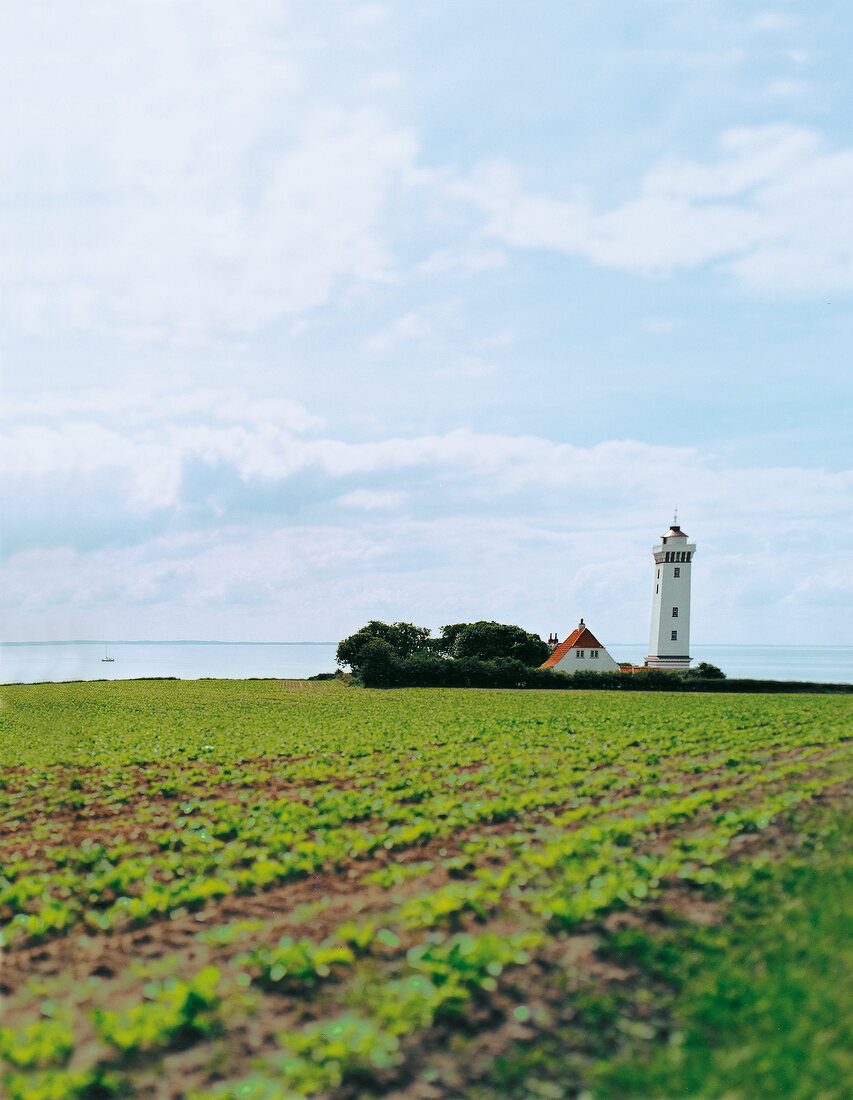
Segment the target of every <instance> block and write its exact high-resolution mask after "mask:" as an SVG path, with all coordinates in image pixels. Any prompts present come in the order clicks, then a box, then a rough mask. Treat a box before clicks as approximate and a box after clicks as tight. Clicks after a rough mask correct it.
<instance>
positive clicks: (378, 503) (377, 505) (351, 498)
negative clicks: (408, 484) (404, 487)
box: [341, 489, 406, 512]
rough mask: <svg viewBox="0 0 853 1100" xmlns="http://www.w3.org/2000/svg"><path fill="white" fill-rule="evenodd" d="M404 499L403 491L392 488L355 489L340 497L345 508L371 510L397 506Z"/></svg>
mask: <svg viewBox="0 0 853 1100" xmlns="http://www.w3.org/2000/svg"><path fill="white" fill-rule="evenodd" d="M405 499H406V494H405V493H403V492H396V491H394V490H393V489H386V490H382V489H355V490H354V491H353V492H352V493H346V494H345V495H344V496H342V497H341V504H344V505H346V507H347V508H365V509H367V511H369V512H373V511H375V510H376V509H383V510H386V509H392V508H399V507H400V505H401V504H402V503H403V502H404V501H405Z"/></svg>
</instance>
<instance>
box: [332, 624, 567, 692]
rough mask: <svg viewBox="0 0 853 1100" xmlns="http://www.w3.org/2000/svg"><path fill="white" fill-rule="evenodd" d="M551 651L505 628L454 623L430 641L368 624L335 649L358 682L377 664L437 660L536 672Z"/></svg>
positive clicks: (419, 633)
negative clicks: (504, 663)
mask: <svg viewBox="0 0 853 1100" xmlns="http://www.w3.org/2000/svg"><path fill="white" fill-rule="evenodd" d="M550 652H551V650H550V649H549V647H548V643H547V642H543V641H542V639H541V638H540V637H539V635H538V634H528V633H527V631H526V630H522V628H521V627H520V626H508V625H506V624H504V623H495V622H483V621H480V622H476V623H453V624H451V625H449V626H443V627H442V628H441V631H440V633H439V635H438V637H436V638H433V637H432V635H431V632H430V630H429V628H428V627H425V626H415V625H414V624H412V623H381V622H377V621H376V620H375V619H372V620H371V621H370V622H369V623H368V624H367V626H363V627H362V628H361V630H358V631H356V633H355V634H350V636H349V637H348V638H344V640H343V641H342V642H341V643H340V644H339V645H338V649H337V653H336V659H337V662H338V664H339V665H341V666H342V667H343V666H344V665H349V667H350V668H351V669H352V671H353V673H354V674H355V675H356V676H358V677H360V678H363V676H362V674H363V672H364V670H365V668H367V667H369V666H372V665H375V664H376V663H377V661H378V662H380V663H381V662H383V661H385V662H388V661H390V660H394V661H397V662H400V661H410V660H413V659H424V658H436V659H439V660H465V659H472V660H475V661H495V660H505V659H508V660H513V661H518V662H520V663H521V664H522V665H525V666H527V667H529V668H536V667H538V666H539V665H541V664H542V662H543V661H544V660H545V659H546V658H547V656H548V654H549V653H550Z"/></svg>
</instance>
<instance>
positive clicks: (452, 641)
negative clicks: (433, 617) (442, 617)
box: [430, 623, 471, 657]
mask: <svg viewBox="0 0 853 1100" xmlns="http://www.w3.org/2000/svg"><path fill="white" fill-rule="evenodd" d="M470 625H471V624H470V623H453V624H451V625H450V626H443V627H442V628H441V633H440V635H439V637H438V638H431V639H430V648H431V649H432V652H433V653H434V654H435V655H436V656H437V657H452V656H453V647H454V646H455V645H456V639H457V638H458V637H459V635H460V634H461V633H462V631H463V630H465V629H466V628H467V627H468V626H470Z"/></svg>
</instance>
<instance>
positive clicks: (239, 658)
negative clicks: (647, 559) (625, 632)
mask: <svg viewBox="0 0 853 1100" xmlns="http://www.w3.org/2000/svg"><path fill="white" fill-rule="evenodd" d="M336 648H337V643H336V642H198V641H186V642H138V641H137V642H133V641H111V642H109V643H108V644H106V645H105V643H104V642H102V641H100V642H98V641H76V642H0V683H2V684H16V683H23V684H32V683H43V682H54V681H55V682H63V681H72V680H136V679H141V678H143V677H175V678H176V679H179V680H198V679H202V678H212V679H227V680H249V679H302V678H304V677H307V676H313V675H314V674H315V673H318V672H334V671H335V668H336V665H335V649H336ZM607 649H608V652H609V653H610V654H611V656H613V657H614V659H615V660H617V661H631V662H633V663H634V664H642V662H643V658H644V657H645V654H646V646H644V645H641V644H633V643H628V644H626V645H619V644H615V643H614V644H613V645H608V647H607ZM691 650H692V654H691V656H692V658H693V664H694V665H695V664H698V662H699V661H709V662H710V663H711V664H713V665H717V666H718V667H719V668H721V669H722V670H723V672H725V673H726V675H727V676H730V677H742V676H743V677H755V678H757V679H762V680H817V681H821V682H824V683H845V684H849V683H853V646H780V645H773V646H759V645H699V644H696V645H693V646H691ZM105 652H106V653H107V654H108V655H109V656H110V657H112V658H113V660H112V661H104V660H103V659H102V658H103V657H104V655H105Z"/></svg>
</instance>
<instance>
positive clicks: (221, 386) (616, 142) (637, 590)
mask: <svg viewBox="0 0 853 1100" xmlns="http://www.w3.org/2000/svg"><path fill="white" fill-rule="evenodd" d="M851 30H853V13H851V11H850V9H849V6H848V5H842V4H841V3H832V2H825V3H822V4H819V5H813V4H806V3H776V4H752V3H748V2H743V0H741V2H738V3H735V2H734V0H732V2H723V0H709V2H708V3H703V4H685V3H683V2H677V0H648V2H647V3H644V4H642V5H638V4H636V3H628V2H627V0H625V2H615V0H614V2H607V3H601V2H600V0H599V2H596V3H593V2H588V3H582V2H581V3H573V4H565V3H559V2H550V0H534V2H532V3H526V4H495V3H494V2H493V0H492V2H487V0H454V2H452V3H451V2H449V0H431V2H430V3H429V4H413V3H409V4H404V3H396V4H391V3H387V4H386V3H359V2H348V3H344V2H336V0H314V2H312V3H311V4H307V3H295V2H294V3H286V2H281V0H279V2H264V0H258V2H254V3H252V4H246V5H235V4H233V3H227V2H225V0H206V2H205V3H201V2H193V0H145V3H141V2H130V0H126V2H125V0H115V2H111V3H106V2H90V3H86V2H81V3H79V4H75V5H73V8H72V7H71V6H69V7H68V9H67V10H66V9H65V8H64V7H60V8H57V7H56V5H50V4H47V3H39V2H34V3H31V4H27V5H18V6H10V5H7V7H6V9H5V10H4V11H3V12H2V13H0V53H2V55H3V56H2V64H1V65H0V94H2V96H3V100H4V102H6V103H13V104H14V105H15V110H13V111H6V112H4V113H3V117H2V118H0V158H2V172H0V227H2V241H3V245H2V250H0V317H2V333H3V337H2V344H0V369H2V423H0V432H2V434H0V466H2V477H0V486H2V488H0V492H2V514H3V517H4V522H3V529H2V560H3V589H4V594H5V595H4V600H3V622H2V635H3V637H4V638H6V639H9V640H32V639H43V638H60V639H61V638H85V637H103V636H108V637H113V638H116V637H132V638H211V639H213V638H221V639H225V640H235V641H240V640H336V639H337V638H339V637H341V636H343V635H344V634H345V633H349V632H350V631H351V630H353V629H356V628H357V627H358V626H360V625H362V624H363V623H364V622H365V621H366V620H367V619H369V618H381V619H386V620H396V619H405V620H413V621H415V622H418V623H423V624H425V625H430V626H432V627H434V628H435V627H438V626H440V625H441V624H443V623H446V622H455V621H460V620H467V619H472V618H489V619H491V618H495V619H499V620H501V621H509V622H517V623H520V624H521V625H523V626H525V627H526V628H527V629H530V630H535V631H538V632H540V633H543V634H545V635H547V633H548V632H550V631H551V630H556V631H557V632H558V633H560V634H561V636H562V635H565V634H566V633H568V631H569V630H570V629H571V628H572V627H573V626H574V625H575V623H576V622H577V620H578V619H579V618H580V616H581V615H583V616H584V618H585V619H586V621H587V622H588V623H589V624H590V625H591V626H592V627H593V629H594V630H595V631H596V633H597V634H598V635H599V636H600V637H601V639H602V641H604V642H605V644H611V643H618V642H622V643H628V642H643V641H645V639H646V638H647V635H648V615H649V610H650V591H651V577H652V560H651V553H650V550H651V546H652V544H653V542H654V541H655V540H656V538H657V536H658V535H659V534H660V533H661V531H662V530H664V528H665V526H666V524H667V523H668V522H669V520H670V519H671V514H672V508H673V506H675V505H678V507H679V515H680V518H681V521H682V523H683V526H684V528H685V530H686V531H687V532H688V534H689V535H690V536H691V538H692V539H694V540H695V541H696V542H697V544H698V547H699V549H698V553H697V557H696V563H695V569H694V579H693V586H694V601H693V602H694V608H693V623H692V633H693V638H694V640H696V641H699V642H705V643H711V642H717V643H723V642H750V643H773V642H778V643H790V644H794V643H797V642H802V643H804V644H819V643H836V644H844V643H850V641H851V634H850V627H849V623H850V621H851V612H853V579H851V578H853V568H851V565H853V562H851V551H850V545H851V538H852V537H853V523H851V512H850V503H851V489H853V469H851V466H853V463H851V446H850V428H849V424H850V420H851V379H853V371H851V362H850V359H851V352H850V348H851V317H852V316H853V294H851V291H853V133H851V126H850V117H849V104H850V103H851V102H853V88H851V86H850V85H851V80H853V77H851V73H850V66H849V57H850V54H851V48H853V40H852V39H853V35H851Z"/></svg>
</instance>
